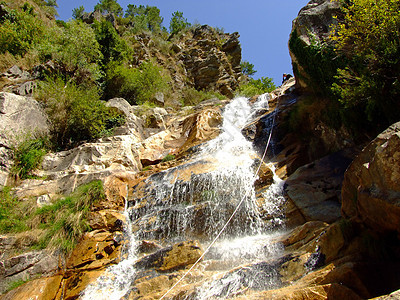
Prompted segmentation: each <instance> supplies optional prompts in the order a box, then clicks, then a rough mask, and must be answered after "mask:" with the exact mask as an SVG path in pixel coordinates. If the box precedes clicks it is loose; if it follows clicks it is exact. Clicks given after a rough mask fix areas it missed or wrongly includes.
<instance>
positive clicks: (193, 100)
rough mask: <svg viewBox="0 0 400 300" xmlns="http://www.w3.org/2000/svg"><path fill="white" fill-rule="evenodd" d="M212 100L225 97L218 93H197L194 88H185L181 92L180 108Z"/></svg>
mask: <svg viewBox="0 0 400 300" xmlns="http://www.w3.org/2000/svg"><path fill="white" fill-rule="evenodd" d="M212 98H218V99H220V100H223V99H226V97H225V96H224V95H222V94H220V93H219V92H215V91H198V90H196V89H195V88H191V87H185V88H184V89H183V90H182V98H181V104H182V106H194V105H197V104H199V103H200V102H202V101H204V100H209V99H212Z"/></svg>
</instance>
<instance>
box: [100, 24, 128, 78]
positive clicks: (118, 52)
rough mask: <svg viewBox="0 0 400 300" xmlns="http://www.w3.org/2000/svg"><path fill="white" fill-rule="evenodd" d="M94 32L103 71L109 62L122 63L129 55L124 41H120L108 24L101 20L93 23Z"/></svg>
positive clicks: (116, 33)
mask: <svg viewBox="0 0 400 300" xmlns="http://www.w3.org/2000/svg"><path fill="white" fill-rule="evenodd" d="M93 27H94V31H95V34H96V40H97V42H98V43H99V45H100V51H101V53H102V55H103V57H102V60H101V67H102V69H103V71H105V70H106V69H107V66H108V65H109V64H110V63H111V62H118V63H122V62H123V60H124V59H125V58H126V57H127V55H128V53H129V49H128V46H127V44H126V42H125V41H124V40H122V39H121V37H120V36H119V34H118V32H117V31H116V30H115V28H114V27H113V26H112V24H111V23H110V22H107V21H106V20H102V21H100V22H95V24H94V26H93Z"/></svg>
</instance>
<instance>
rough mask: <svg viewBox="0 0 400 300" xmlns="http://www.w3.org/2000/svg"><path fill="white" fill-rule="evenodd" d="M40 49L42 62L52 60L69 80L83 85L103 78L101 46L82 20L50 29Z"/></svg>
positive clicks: (39, 46)
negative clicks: (101, 76)
mask: <svg viewBox="0 0 400 300" xmlns="http://www.w3.org/2000/svg"><path fill="white" fill-rule="evenodd" d="M37 48H38V51H39V53H40V59H41V60H42V61H47V60H49V59H51V60H53V61H54V62H55V63H56V65H57V70H58V72H59V73H60V74H62V75H63V77H64V79H66V80H67V79H70V80H74V81H75V82H76V83H78V84H80V83H83V82H93V81H95V80H97V79H99V78H100V75H101V73H100V68H99V65H98V64H99V62H100V61H101V58H102V54H101V52H100V45H99V44H98V42H97V40H96V36H95V33H94V31H93V29H92V28H91V27H90V26H89V25H87V24H84V23H83V22H81V21H78V20H73V21H70V22H68V23H67V24H66V27H53V28H50V29H49V30H48V31H47V34H46V38H45V39H44V40H43V41H42V42H41V43H40V44H39V45H38V46H37Z"/></svg>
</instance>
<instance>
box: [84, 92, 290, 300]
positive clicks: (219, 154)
mask: <svg viewBox="0 0 400 300" xmlns="http://www.w3.org/2000/svg"><path fill="white" fill-rule="evenodd" d="M268 100H269V95H268V94H265V95H263V96H262V97H259V99H258V101H257V102H256V103H254V104H253V105H251V104H250V103H249V101H248V99H246V98H243V97H241V98H236V99H234V100H232V101H231V103H229V104H228V105H227V106H226V107H225V109H224V113H223V124H222V131H221V134H220V135H219V136H218V137H217V138H215V139H214V140H211V141H209V142H207V143H206V144H205V145H203V146H202V147H201V149H200V151H199V153H198V154H197V155H196V157H195V158H194V159H193V160H192V161H191V162H188V164H186V165H183V166H179V167H175V168H171V169H168V170H166V171H163V172H160V173H158V174H154V175H152V176H150V177H149V178H148V179H146V181H145V186H147V189H144V190H143V191H142V192H141V193H138V194H141V195H142V198H138V199H135V201H134V202H133V203H131V204H130V205H129V206H128V205H127V207H126V210H125V214H126V216H127V219H128V220H130V224H128V226H127V229H126V235H127V236H129V237H130V244H129V249H128V250H127V253H126V254H125V256H126V258H125V259H124V260H122V261H121V262H120V263H119V264H118V265H115V266H112V267H110V268H109V269H108V270H107V271H106V273H105V274H104V275H103V276H101V277H100V278H99V279H98V280H97V282H96V283H94V284H92V285H90V286H89V287H88V288H87V289H86V290H85V292H84V294H83V295H82V299H85V300H88V299H96V300H97V299H107V300H113V299H120V298H121V297H122V296H124V295H125V294H126V292H127V291H128V290H129V288H130V286H131V283H132V281H133V280H134V278H135V273H136V271H137V270H135V269H134V267H133V265H134V263H135V261H136V260H137V259H138V256H137V255H138V254H137V244H138V241H140V240H143V239H146V240H160V239H163V240H165V241H168V243H174V242H178V241H184V240H188V239H198V240H200V241H201V242H202V244H203V245H204V248H206V246H207V244H209V243H210V241H211V240H213V239H214V237H215V236H216V235H217V234H218V232H219V231H220V230H221V228H222V227H223V226H224V224H225V223H226V222H227V220H228V219H229V217H230V215H231V214H232V212H233V211H234V210H235V208H236V206H237V205H238V204H239V203H240V202H241V201H243V203H242V204H241V206H240V208H239V210H238V211H237V213H236V215H235V217H234V219H233V220H232V222H231V223H230V224H229V226H228V227H227V228H226V230H225V232H224V233H223V235H221V239H220V240H219V241H218V242H217V243H216V244H215V245H214V246H213V247H212V248H211V249H210V252H209V253H207V255H206V257H205V259H204V261H203V262H202V264H203V265H204V267H205V268H209V269H212V268H213V266H212V265H213V263H212V262H215V261H224V266H226V268H227V269H226V270H221V271H225V272H226V271H228V270H229V268H233V267H236V266H240V265H245V264H252V265H253V266H254V267H252V270H253V271H246V272H244V271H243V272H228V273H226V274H225V275H223V276H222V277H221V275H219V276H217V277H216V278H215V279H214V280H211V281H208V282H206V283H204V284H203V285H201V286H199V287H198V288H197V298H199V299H209V298H212V297H216V298H224V297H226V296H229V295H231V294H234V293H236V292H238V291H240V290H241V289H243V287H250V288H257V287H258V286H259V285H260V280H262V282H263V288H272V287H274V286H276V285H277V284H278V283H277V280H276V278H277V276H275V275H276V274H275V273H274V272H276V271H275V270H273V268H272V267H271V268H270V267H268V268H267V267H266V266H265V264H266V261H270V260H271V259H272V258H274V257H277V256H279V255H280V254H281V252H282V247H281V246H280V245H279V244H277V243H273V242H271V241H272V240H273V235H274V230H275V231H276V228H281V226H282V225H283V212H282V203H283V197H282V189H283V182H282V181H281V180H280V179H279V178H278V177H277V176H276V174H275V172H274V169H273V166H272V165H271V166H270V168H271V170H272V171H273V173H274V183H273V184H272V185H271V186H270V187H269V188H268V189H267V190H265V191H264V192H261V193H260V194H259V195H256V191H255V189H254V182H255V181H256V180H257V176H256V175H255V172H256V169H257V168H258V165H259V164H260V160H259V159H257V158H258V156H257V154H256V153H255V151H254V149H253V146H252V143H251V142H250V141H248V140H247V139H246V138H245V136H243V134H242V128H243V127H244V126H245V125H246V124H248V123H249V122H251V121H253V120H254V118H255V117H256V116H257V113H258V112H259V111H260V110H263V111H266V110H268ZM191 168H194V169H195V170H196V168H200V169H202V168H203V169H205V171H204V172H203V171H202V172H193V171H191V170H192V169H191ZM186 170H189V172H186ZM185 172H186V173H188V174H189V175H187V176H189V178H182V174H183V173H185ZM138 188H139V187H138ZM260 196H262V198H264V199H265V201H263V203H260V202H259V201H258V202H257V197H258V198H259V197H260ZM261 211H264V212H266V213H267V214H268V215H269V219H268V225H267V223H266V221H265V220H264V219H263V216H262V214H261V213H260V212H261ZM132 227H134V228H137V230H135V233H133V232H132ZM257 264H264V265H262V270H268V272H267V271H265V272H264V271H262V272H260V269H259V268H261V267H260V266H261V265H257ZM249 270H250V269H249ZM263 272H264V273H265V274H264V273H263ZM260 274H261V275H260ZM262 274H264V275H262Z"/></svg>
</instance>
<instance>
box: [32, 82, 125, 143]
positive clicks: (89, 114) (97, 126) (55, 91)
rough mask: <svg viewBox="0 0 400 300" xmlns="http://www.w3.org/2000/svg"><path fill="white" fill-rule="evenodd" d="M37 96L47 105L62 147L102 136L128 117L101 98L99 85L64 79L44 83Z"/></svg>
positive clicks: (57, 140)
mask: <svg viewBox="0 0 400 300" xmlns="http://www.w3.org/2000/svg"><path fill="white" fill-rule="evenodd" d="M37 99H39V100H41V101H43V102H44V104H45V109H46V112H47V113H48V116H49V118H50V121H51V125H52V137H53V141H54V143H55V145H56V147H58V148H62V149H65V148H69V147H72V146H75V145H76V144H78V143H79V142H81V141H84V140H93V139H96V138H99V137H101V136H102V135H103V134H104V133H105V132H107V131H108V130H110V129H111V128H112V126H118V125H120V124H121V123H122V122H123V121H124V118H122V117H121V114H120V113H119V112H117V111H116V110H115V109H112V108H108V107H106V106H105V104H104V103H103V102H102V101H100V100H99V94H98V89H97V88H96V87H90V86H89V87H88V86H77V85H75V84H74V83H71V82H68V83H65V81H63V80H62V79H60V78H55V79H48V80H47V81H46V82H42V83H41V85H40V88H39V90H38V93H37Z"/></svg>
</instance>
